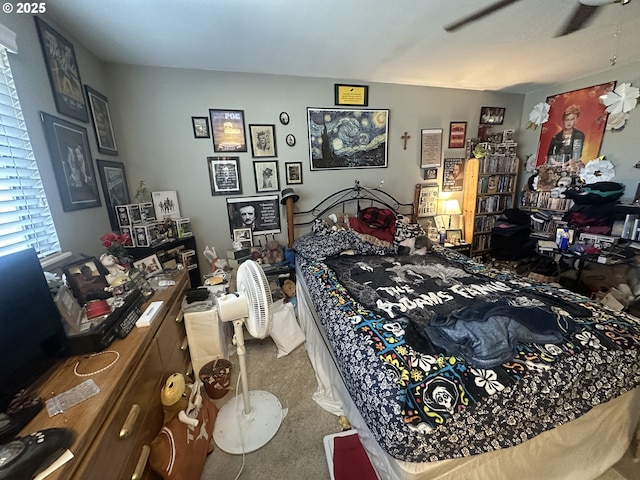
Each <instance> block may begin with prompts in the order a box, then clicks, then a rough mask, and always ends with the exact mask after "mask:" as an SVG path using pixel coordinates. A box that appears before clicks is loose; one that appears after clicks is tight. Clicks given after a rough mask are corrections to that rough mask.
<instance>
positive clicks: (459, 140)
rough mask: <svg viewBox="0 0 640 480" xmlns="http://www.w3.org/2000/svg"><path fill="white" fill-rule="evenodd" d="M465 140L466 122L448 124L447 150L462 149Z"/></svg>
mask: <svg viewBox="0 0 640 480" xmlns="http://www.w3.org/2000/svg"><path fill="white" fill-rule="evenodd" d="M466 139H467V122H451V123H449V148H464V144H465V141H466Z"/></svg>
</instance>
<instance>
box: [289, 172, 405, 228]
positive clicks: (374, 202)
mask: <svg viewBox="0 0 640 480" xmlns="http://www.w3.org/2000/svg"><path fill="white" fill-rule="evenodd" d="M372 206H373V207H379V208H382V207H384V208H388V209H389V210H391V211H392V212H394V213H395V214H396V215H397V214H404V215H411V216H413V213H414V205H413V203H402V202H400V201H398V200H397V199H396V198H395V197H394V196H393V195H390V194H389V193H387V192H385V191H384V190H381V189H380V188H377V187H365V186H362V185H360V182H359V181H358V180H356V181H355V184H354V186H353V187H351V188H344V189H342V190H339V191H337V192H335V193H332V194H331V195H329V196H328V197H326V198H325V199H323V200H321V201H320V202H318V204H316V206H314V207H313V208H311V209H310V210H305V211H301V212H294V216H295V217H296V218H300V219H301V220H299V221H296V222H295V223H294V225H295V226H297V227H301V226H304V225H311V224H312V223H313V221H314V220H315V219H316V218H320V217H322V216H323V215H324V214H325V213H337V212H339V211H341V212H342V213H347V214H349V215H352V216H356V215H357V214H358V212H359V211H360V210H362V209H363V208H367V207H372ZM307 217H311V218H309V219H308V218H307Z"/></svg>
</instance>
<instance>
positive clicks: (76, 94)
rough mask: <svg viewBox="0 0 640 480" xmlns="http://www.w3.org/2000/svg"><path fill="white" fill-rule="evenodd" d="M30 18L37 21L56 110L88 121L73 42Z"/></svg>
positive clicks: (40, 21)
mask: <svg viewBox="0 0 640 480" xmlns="http://www.w3.org/2000/svg"><path fill="white" fill-rule="evenodd" d="M33 18H34V20H35V22H36V29H37V30H38V37H40V45H41V47H42V53H43V55H44V63H45V66H46V67H47V74H48V75H49V82H50V83H51V90H52V92H53V99H54V101H55V104H56V109H57V110H58V112H59V113H62V114H63V115H67V116H69V117H71V118H75V119H76V120H80V121H82V122H88V121H89V116H88V115H87V104H86V102H85V99H84V92H83V91H82V80H80V69H79V68H78V62H77V61H76V54H75V51H74V50H73V44H72V43H71V42H70V41H69V40H67V39H66V38H64V37H63V36H62V35H60V34H59V33H58V32H56V31H55V30H54V29H53V28H51V26H49V25H48V24H47V23H46V22H45V21H44V20H42V19H41V18H40V17H39V16H38V15H35V16H34V17H33Z"/></svg>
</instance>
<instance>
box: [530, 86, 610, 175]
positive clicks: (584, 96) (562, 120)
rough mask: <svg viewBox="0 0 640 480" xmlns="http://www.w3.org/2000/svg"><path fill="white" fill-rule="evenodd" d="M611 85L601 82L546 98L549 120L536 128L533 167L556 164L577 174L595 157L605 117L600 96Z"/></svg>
mask: <svg viewBox="0 0 640 480" xmlns="http://www.w3.org/2000/svg"><path fill="white" fill-rule="evenodd" d="M615 86H616V82H609V83H602V84H600V85H594V86H592V87H587V88H582V89H580V90H573V91H571V92H566V93H560V94H558V95H553V96H550V97H547V103H548V104H549V105H550V108H549V120H547V122H546V123H544V124H543V125H542V128H541V129H540V141H539V143H538V154H537V159H536V166H540V165H543V164H545V163H548V164H550V165H552V166H556V165H560V166H562V167H564V169H565V170H566V171H568V172H569V173H577V172H578V171H579V170H580V168H582V167H583V166H584V164H586V163H587V162H589V161H590V160H593V159H594V158H597V157H598V155H599V154H600V145H601V144H602V137H603V136H604V130H605V126H606V125H607V117H608V113H607V110H606V108H607V107H606V106H605V105H603V104H602V103H600V96H602V95H605V94H607V93H608V92H610V91H612V90H613V89H614V88H615Z"/></svg>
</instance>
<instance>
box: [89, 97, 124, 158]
mask: <svg viewBox="0 0 640 480" xmlns="http://www.w3.org/2000/svg"><path fill="white" fill-rule="evenodd" d="M84 88H85V90H86V91H87V99H88V100H89V108H90V110H91V118H92V120H93V129H94V131H95V132H96V141H97V142H98V151H99V152H100V153H105V154H107V155H118V147H117V146H116V137H115V134H114V133H113V125H112V124H111V114H110V113H109V103H108V102H107V97H105V96H104V95H102V94H101V93H100V92H98V91H97V90H94V89H93V88H91V87H90V86H89V85H85V86H84Z"/></svg>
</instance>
